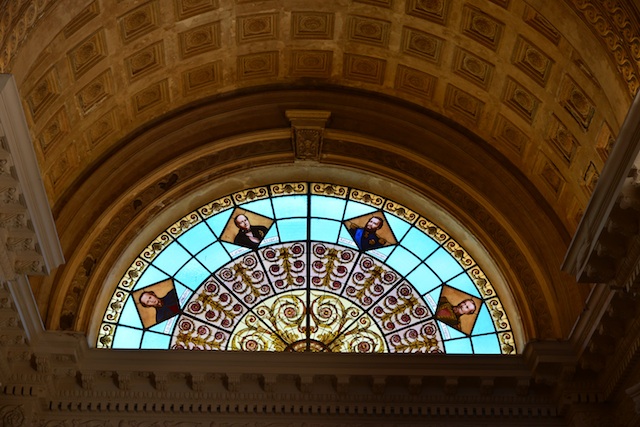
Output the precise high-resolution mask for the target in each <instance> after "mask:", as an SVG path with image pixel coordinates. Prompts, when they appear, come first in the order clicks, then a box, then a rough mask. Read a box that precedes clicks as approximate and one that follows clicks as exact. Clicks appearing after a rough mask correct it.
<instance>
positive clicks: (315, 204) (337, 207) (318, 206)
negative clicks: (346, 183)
mask: <svg viewBox="0 0 640 427" xmlns="http://www.w3.org/2000/svg"><path fill="white" fill-rule="evenodd" d="M346 203H347V201H346V200H344V199H338V198H336V197H324V196H311V216H314V217H320V218H331V219H338V220H341V219H342V214H343V213H344V207H345V205H346Z"/></svg>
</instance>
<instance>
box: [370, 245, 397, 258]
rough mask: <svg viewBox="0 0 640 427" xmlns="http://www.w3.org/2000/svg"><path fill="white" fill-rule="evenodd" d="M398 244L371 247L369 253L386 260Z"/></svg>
mask: <svg viewBox="0 0 640 427" xmlns="http://www.w3.org/2000/svg"><path fill="white" fill-rule="evenodd" d="M395 248H396V246H395V245H393V246H386V247H383V248H378V249H369V250H368V251H367V253H368V254H369V255H371V256H372V257H374V258H377V259H379V260H380V261H386V259H387V258H388V257H389V254H391V252H393V251H394V250H395Z"/></svg>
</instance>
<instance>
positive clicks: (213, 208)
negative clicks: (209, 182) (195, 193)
mask: <svg viewBox="0 0 640 427" xmlns="http://www.w3.org/2000/svg"><path fill="white" fill-rule="evenodd" d="M232 206H233V201H232V200H231V197H229V196H227V197H221V198H220V199H218V200H214V201H213V202H211V203H207V204H206V205H204V206H203V207H201V208H200V209H198V213H200V215H202V217H203V218H204V219H207V218H209V217H210V216H213V215H215V214H217V213H218V212H222V211H223V210H225V209H229V208H230V207H232Z"/></svg>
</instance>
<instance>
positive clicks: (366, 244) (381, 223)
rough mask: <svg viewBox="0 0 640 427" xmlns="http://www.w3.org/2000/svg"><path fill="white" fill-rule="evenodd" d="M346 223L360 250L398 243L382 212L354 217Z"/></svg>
mask: <svg viewBox="0 0 640 427" xmlns="http://www.w3.org/2000/svg"><path fill="white" fill-rule="evenodd" d="M344 224H345V226H346V227H347V229H348V230H349V234H351V237H352V238H353V241H354V242H355V243H356V245H358V248H360V250H363V251H368V250H370V249H378V248H382V247H384V246H390V245H393V244H395V243H397V242H396V238H395V236H394V235H393V231H391V228H389V225H388V224H387V221H386V219H385V216H384V214H383V213H382V212H375V213H373V214H369V215H363V216H360V217H357V218H352V219H350V220H347V221H345V223H344Z"/></svg>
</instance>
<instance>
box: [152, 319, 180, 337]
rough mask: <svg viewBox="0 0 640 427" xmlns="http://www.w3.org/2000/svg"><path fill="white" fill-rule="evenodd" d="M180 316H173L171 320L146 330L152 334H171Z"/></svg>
mask: <svg viewBox="0 0 640 427" xmlns="http://www.w3.org/2000/svg"><path fill="white" fill-rule="evenodd" d="M179 317H180V316H174V317H172V318H171V319H168V320H165V321H164V322H160V323H158V324H157V325H153V326H152V327H150V328H149V329H148V330H149V331H154V332H160V333H163V334H171V333H172V332H173V327H174V325H175V323H176V321H177V320H178V318H179Z"/></svg>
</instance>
